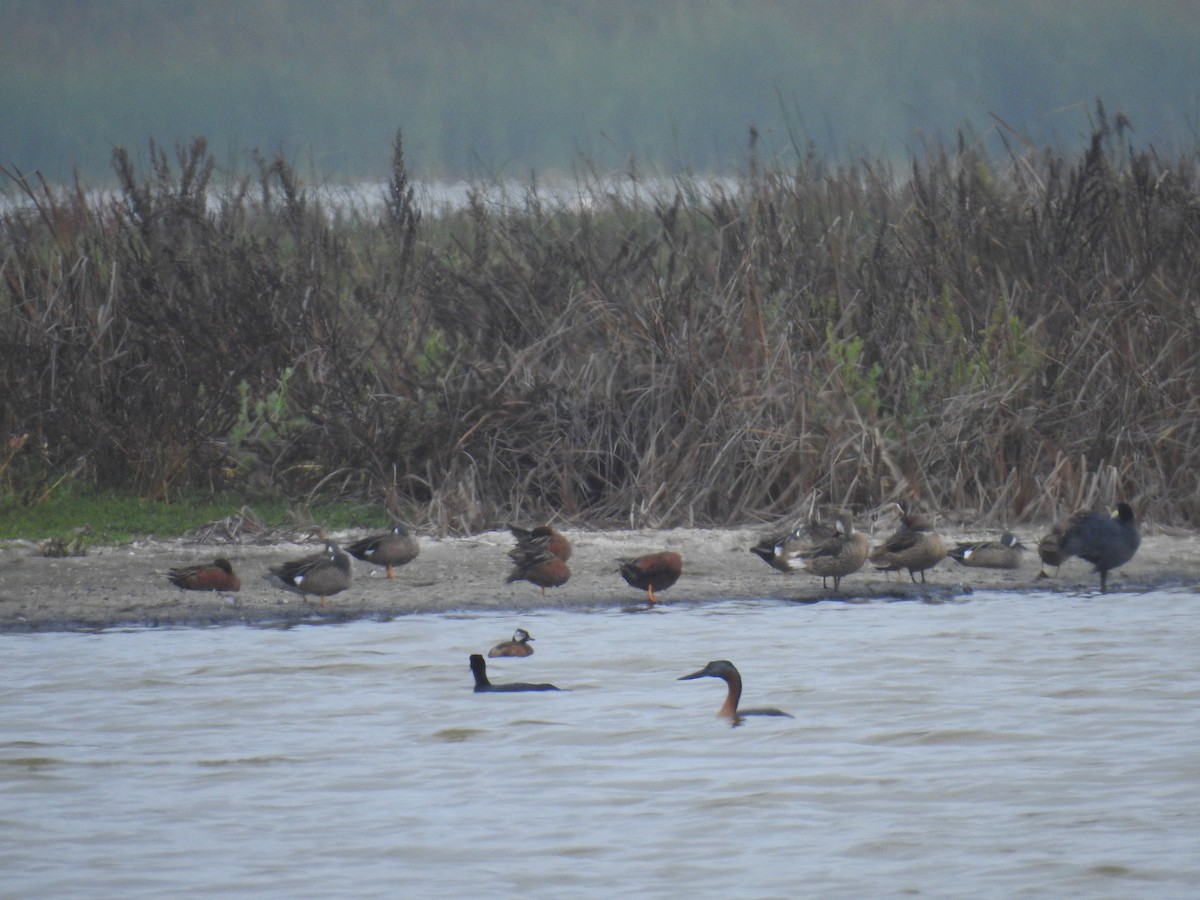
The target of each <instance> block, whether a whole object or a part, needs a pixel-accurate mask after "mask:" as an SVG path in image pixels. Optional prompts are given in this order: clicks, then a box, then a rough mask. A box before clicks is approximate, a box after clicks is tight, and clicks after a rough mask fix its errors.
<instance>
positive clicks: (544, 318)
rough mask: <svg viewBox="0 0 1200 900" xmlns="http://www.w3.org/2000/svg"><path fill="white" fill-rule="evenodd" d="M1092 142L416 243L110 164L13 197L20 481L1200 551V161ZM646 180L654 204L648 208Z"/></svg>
mask: <svg viewBox="0 0 1200 900" xmlns="http://www.w3.org/2000/svg"><path fill="white" fill-rule="evenodd" d="M1129 140H1130V133H1129V131H1128V128H1127V123H1126V122H1125V120H1124V119H1123V117H1118V118H1117V119H1116V121H1115V123H1112V124H1110V122H1109V121H1108V119H1107V118H1106V117H1105V115H1104V111H1103V109H1102V108H1098V111H1097V124H1096V127H1095V133H1094V135H1093V137H1092V141H1091V144H1090V146H1089V147H1088V148H1087V149H1086V150H1085V151H1084V152H1082V153H1081V154H1080V155H1079V157H1078V158H1064V157H1063V156H1061V155H1059V154H1057V153H1055V152H1052V151H1041V152H1035V151H1033V150H1030V149H1024V148H1014V149H1013V150H1012V152H1011V153H1010V154H1009V155H1008V157H1006V158H1004V159H1002V160H995V159H990V158H988V157H987V156H986V155H984V154H983V153H982V152H981V151H979V150H977V149H976V148H975V147H974V146H972V145H971V144H970V143H969V142H968V141H967V140H966V139H964V138H960V140H959V142H958V144H957V146H956V147H954V148H953V149H950V148H933V149H932V150H931V151H929V152H927V153H926V154H924V155H923V156H922V157H921V158H920V159H917V160H914V161H913V163H912V166H911V171H910V172H908V173H905V174H904V175H903V176H902V175H901V174H900V173H897V172H895V171H893V170H892V169H891V168H890V167H888V166H887V165H885V164H883V163H873V162H862V163H860V164H857V165H854V166H850V167H845V168H836V169H834V168H830V167H828V166H827V165H825V164H824V163H823V162H821V161H820V160H818V159H816V158H813V157H809V158H806V159H804V160H803V161H802V162H801V163H800V164H799V165H797V166H796V167H795V168H794V169H790V170H784V169H780V168H769V167H766V166H762V165H761V164H759V162H758V161H757V160H756V159H755V157H754V152H753V145H752V147H751V158H750V166H749V169H748V171H747V172H746V173H745V174H744V175H743V176H742V177H741V178H740V180H739V182H738V184H737V186H736V188H735V189H728V190H724V191H722V190H715V191H710V190H701V189H700V187H699V185H698V184H697V183H696V182H692V181H689V180H687V179H677V180H676V181H675V182H674V184H673V187H672V188H671V189H669V190H664V189H661V188H659V189H655V190H654V191H653V192H652V194H653V196H652V199H650V200H649V201H646V202H643V201H632V200H629V199H627V198H621V197H616V196H613V195H611V194H609V193H608V192H607V189H606V187H605V185H604V183H603V182H602V181H601V180H599V179H597V180H592V179H591V178H590V177H583V178H581V179H580V184H579V190H580V192H581V194H582V197H583V200H584V201H585V202H583V203H580V204H578V205H575V204H571V205H568V204H565V203H563V202H559V201H554V202H548V201H547V200H546V197H545V196H544V193H543V192H539V190H538V189H537V188H532V187H531V188H529V189H527V191H526V192H525V194H524V196H523V197H522V198H521V200H522V202H521V204H520V205H519V208H515V209H514V208H501V207H498V206H497V205H494V204H489V203H488V202H487V201H486V200H485V199H484V197H483V196H482V194H479V195H476V196H475V197H474V198H473V200H472V202H471V203H470V204H469V205H468V207H467V208H466V209H464V210H461V211H450V212H447V213H444V214H441V215H438V216H432V215H427V216H425V217H424V218H423V217H422V215H421V214H420V212H419V211H418V209H417V206H416V204H415V203H414V194H413V188H412V186H411V185H410V183H409V181H408V175H407V173H406V171H405V165H404V159H403V155H402V152H401V145H400V139H399V136H397V139H396V143H395V146H394V148H393V172H392V177H391V184H390V192H389V197H388V202H387V204H386V206H385V208H384V209H383V210H382V211H381V212H371V211H367V210H361V209H355V208H353V207H344V206H337V207H334V206H331V205H329V204H328V203H322V202H319V201H318V200H317V199H315V198H314V197H313V196H312V195H311V193H310V192H309V191H308V190H306V189H305V188H304V187H303V186H302V185H301V184H300V183H299V180H298V179H297V177H296V175H295V173H294V171H293V170H292V168H291V167H290V166H289V165H288V164H287V163H286V162H284V161H283V160H282V159H260V160H259V171H258V172H257V173H256V175H255V176H254V177H245V178H243V179H242V180H241V181H240V182H238V183H237V184H236V185H234V187H233V188H232V189H231V190H229V191H224V192H215V191H213V190H212V189H211V187H210V179H211V176H212V172H213V159H212V157H211V155H209V154H208V152H207V149H206V146H205V144H204V142H203V141H202V140H197V141H196V142H194V143H193V144H192V145H191V146H188V147H180V148H178V150H177V151H176V153H175V157H174V160H172V158H171V155H170V154H168V153H166V152H164V151H162V150H161V149H158V148H152V153H151V156H152V164H151V166H150V171H149V172H148V173H146V174H141V175H139V173H137V172H135V170H134V167H133V165H132V163H131V162H130V158H129V155H128V154H127V153H126V152H125V151H124V150H122V149H118V150H117V151H116V152H115V154H114V164H115V169H116V172H117V174H118V176H119V179H120V185H121V187H120V190H119V191H118V192H117V193H116V194H115V195H110V196H107V197H101V196H100V195H97V194H93V193H90V192H88V191H87V190H86V189H84V188H83V187H82V186H79V185H77V186H76V187H75V188H74V189H73V190H69V191H65V192H62V191H55V190H52V189H51V188H50V187H49V186H47V185H44V184H38V183H35V182H32V181H30V180H28V179H26V178H24V177H23V176H21V175H20V173H11V172H5V173H4V174H5V175H6V176H7V177H8V178H9V179H10V181H12V182H13V183H14V184H16V185H17V186H18V187H19V188H20V191H21V192H23V193H22V194H21V199H22V201H23V202H21V203H10V204H9V205H7V206H6V207H5V208H4V210H3V215H2V217H0V228H2V232H0V246H2V252H3V260H2V269H0V345H2V346H0V391H2V392H3V395H4V397H5V402H4V404H3V406H2V411H0V434H12V435H23V434H25V433H29V434H31V435H33V437H34V440H29V441H28V442H23V444H22V446H21V447H18V448H17V449H16V450H14V452H13V453H12V454H7V455H4V458H3V459H0V474H3V476H4V479H5V488H6V490H8V491H9V492H11V493H12V494H13V495H14V496H17V495H19V496H24V497H25V498H27V499H29V500H36V499H37V498H38V497H39V496H44V495H45V491H46V490H47V485H52V484H53V483H56V480H57V479H60V478H62V476H63V474H64V473H67V472H73V473H76V477H77V478H80V479H84V480H86V481H88V482H90V483H95V484H97V485H103V486H111V487H118V488H124V489H132V490H135V491H137V492H139V493H142V494H144V495H147V496H163V497H166V496H171V495H172V494H174V493H176V492H179V491H181V490H194V489H197V488H200V489H205V490H214V491H217V490H231V491H233V492H241V493H244V494H247V495H252V494H255V493H261V492H263V491H265V490H273V491H283V492H287V493H291V494H300V493H304V494H320V495H322V496H339V495H358V496H378V497H383V496H385V495H386V496H388V497H390V498H392V500H393V502H394V501H395V500H396V499H398V500H399V503H400V505H401V506H402V507H404V508H406V512H407V514H408V515H409V517H410V518H412V519H414V520H416V521H421V522H424V523H426V524H427V525H428V526H430V527H432V528H434V529H435V530H438V531H442V532H445V531H459V530H476V529H480V528H483V527H488V526H493V525H496V524H498V523H502V522H505V521H508V520H509V519H512V518H536V517H538V516H540V515H545V514H547V513H550V512H553V513H555V514H557V515H560V516H563V517H565V518H567V519H571V520H576V521H583V520H588V521H594V522H613V523H616V522H620V523H623V524H626V525H630V526H635V527H636V526H644V525H650V526H659V525H662V526H665V525H675V524H685V525H686V524H701V523H733V522H740V521H747V520H750V519H753V518H758V517H763V518H777V517H790V516H794V515H795V514H796V512H797V511H798V510H800V509H801V508H802V507H803V506H804V505H805V503H804V501H805V499H806V498H807V497H809V496H810V495H811V494H812V492H814V491H819V492H820V493H821V494H822V495H823V496H824V497H825V498H827V499H828V500H829V501H830V502H832V503H834V504H837V505H847V506H852V507H854V506H857V507H860V508H861V507H862V506H864V505H868V504H871V505H873V504H876V503H878V502H880V501H882V500H886V499H889V498H893V497H899V496H915V497H917V498H919V499H920V500H921V502H922V503H924V504H926V505H927V506H929V507H932V508H935V509H939V510H942V511H945V512H947V513H952V514H961V515H963V516H968V517H971V518H973V519H976V520H981V521H993V522H996V523H1006V524H1007V523H1011V522H1020V521H1043V520H1048V519H1052V518H1055V517H1057V516H1058V515H1059V514H1061V513H1063V512H1069V511H1070V510H1072V509H1074V508H1075V507H1077V506H1081V505H1087V504H1090V503H1093V502H1111V501H1113V500H1115V499H1124V500H1128V501H1129V502H1131V503H1132V504H1133V505H1134V507H1135V508H1136V509H1137V510H1138V512H1139V516H1149V517H1152V518H1155V519H1157V520H1158V521H1163V522H1177V523H1188V524H1195V523H1196V522H1197V521H1200V433H1198V431H1200V389H1198V388H1197V384H1198V383H1200V374H1198V372H1197V364H1198V362H1200V196H1198V193H1197V177H1196V168H1195V159H1193V158H1185V159H1179V160H1164V159H1161V158H1159V157H1158V156H1157V155H1156V154H1155V153H1154V151H1153V150H1136V149H1135V148H1133V147H1132V146H1131V145H1130V144H1129V143H1128V142H1129ZM629 177H631V178H636V177H637V176H636V174H631V175H630V176H629Z"/></svg>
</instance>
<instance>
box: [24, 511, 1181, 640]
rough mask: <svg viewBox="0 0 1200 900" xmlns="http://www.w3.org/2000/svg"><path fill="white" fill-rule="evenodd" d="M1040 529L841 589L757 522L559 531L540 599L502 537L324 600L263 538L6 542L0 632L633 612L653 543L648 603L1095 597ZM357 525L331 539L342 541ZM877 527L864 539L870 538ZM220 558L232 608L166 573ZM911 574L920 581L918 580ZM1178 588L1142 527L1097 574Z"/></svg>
mask: <svg viewBox="0 0 1200 900" xmlns="http://www.w3.org/2000/svg"><path fill="white" fill-rule="evenodd" d="M1042 531H1044V529H1041V530H1022V531H1018V536H1019V537H1020V538H1021V539H1022V541H1023V542H1024V543H1025V544H1026V545H1027V546H1029V547H1030V548H1031V549H1030V550H1029V551H1028V552H1027V553H1025V555H1024V560H1025V561H1024V563H1023V565H1022V566H1021V568H1020V569H1017V570H1014V571H1002V570H995V569H973V568H967V567H965V566H961V565H959V564H958V563H956V562H954V561H953V560H950V559H947V560H944V561H943V562H942V563H940V564H939V565H938V566H937V567H936V568H934V569H931V570H930V571H928V572H927V573H926V579H927V582H926V583H925V584H923V585H922V584H919V583H918V584H915V585H914V584H913V583H912V582H911V581H910V580H909V577H908V575H907V573H904V574H903V575H902V576H901V577H897V576H896V575H895V574H891V575H885V574H884V573H881V572H878V571H876V570H875V569H874V568H873V567H871V565H870V564H869V563H868V564H867V566H865V567H864V568H863V569H862V570H861V571H860V572H859V573H857V574H855V575H850V576H847V577H846V578H845V579H844V580H843V581H842V589H841V592H840V593H837V594H835V593H834V592H833V590H832V582H830V589H828V590H823V589H822V587H821V579H820V578H814V577H812V576H809V575H805V574H803V573H792V574H788V575H785V574H783V573H780V572H777V571H775V570H774V569H772V568H770V567H769V566H767V565H766V563H764V562H762V560H760V559H759V558H758V557H756V556H754V555H753V554H751V553H750V552H749V549H750V547H751V545H753V544H754V543H756V542H757V541H758V540H759V539H761V538H762V536H763V535H764V529H761V528H731V529H700V528H697V529H675V530H666V531H655V530H646V531H587V530H570V529H564V533H565V534H567V535H568V537H570V539H571V541H572V542H573V544H574V547H575V551H574V555H573V556H572V557H571V561H570V566H571V571H572V576H571V580H570V581H569V582H568V583H567V584H566V585H565V586H563V587H560V588H552V589H550V590H548V591H547V592H546V593H545V595H543V594H542V592H541V591H540V590H539V589H538V588H536V587H534V586H533V585H531V584H528V583H526V582H517V583H514V584H505V581H504V580H505V578H506V576H507V575H508V573H509V571H510V570H511V566H510V563H509V560H508V558H507V556H506V553H507V551H508V550H509V549H510V548H511V547H512V546H513V539H512V537H511V536H510V535H509V533H508V532H507V531H496V532H489V533H486V534H481V535H477V536H474V537H468V538H447V539H444V540H441V539H432V538H426V537H422V538H421V539H420V543H421V554H420V556H418V557H417V558H416V559H415V560H414V561H413V562H412V563H410V564H409V565H407V566H403V567H401V568H399V569H397V570H396V578H395V579H394V580H392V581H388V580H387V578H385V577H384V571H383V569H381V568H378V567H375V566H371V565H368V564H367V563H362V562H359V561H358V560H352V564H353V573H354V583H353V586H352V587H351V588H350V589H349V590H347V591H344V592H343V593H341V594H338V595H336V596H334V597H332V598H330V600H329V602H328V605H327V606H324V607H322V606H321V605H320V604H319V602H318V601H316V600H315V599H308V600H305V599H302V598H300V597H299V596H297V595H295V594H291V593H288V592H286V591H284V590H281V589H279V588H277V587H274V586H273V585H272V584H271V583H269V582H268V581H267V579H266V577H265V576H266V573H267V570H268V568H269V567H270V566H273V565H276V564H278V563H280V562H283V561H284V560H288V559H293V558H296V557H299V556H304V555H306V554H309V553H313V552H316V551H317V550H319V549H320V545H319V544H316V543H311V544H293V543H288V544H277V545H273V546H250V545H236V544H234V545H219V544H205V545H200V544H187V543H183V542H180V541H171V542H158V541H146V542H138V543H135V544H132V545H127V546H123V547H114V548H99V549H93V550H91V551H90V552H89V554H88V555H87V556H84V557H74V558H67V559H49V558H45V557H42V556H38V555H35V552H36V547H34V546H33V545H30V544H24V543H13V544H9V545H7V546H6V547H5V548H4V549H3V550H2V551H0V631H7V632H14V631H16V632H19V631H48V630H64V629H84V630H88V629H100V628H111V627H126V626H183V625H192V626H205V625H224V624H239V623H246V624H263V625H266V624H288V623H295V622H319V621H346V620H349V619H359V618H378V619H388V618H392V617H394V616H399V615H406V614H410V613H422V612H445V611H449V610H516V611H524V610H532V609H540V608H579V609H585V608H618V609H620V608H638V607H643V608H644V607H645V594H643V593H641V592H639V591H637V590H635V589H633V588H631V587H629V586H628V585H627V584H625V582H624V581H623V580H622V579H621V577H620V576H619V575H618V574H617V571H616V568H617V567H616V562H615V560H616V558H617V557H621V556H636V555H638V554H640V553H645V552H649V551H652V550H675V551H678V552H679V553H681V554H682V555H683V559H684V568H683V576H682V577H681V578H680V579H679V582H678V583H677V584H676V585H675V586H674V587H672V588H671V589H670V590H668V591H664V592H662V593H661V594H659V601H660V603H664V604H687V603H694V602H699V601H720V600H746V599H750V600H753V599H767V600H792V601H797V602H803V603H811V602H816V601H820V600H827V601H830V602H868V601H871V600H902V599H909V600H923V601H931V602H938V601H945V600H952V599H954V598H958V597H963V596H965V595H968V594H970V593H971V592H972V591H980V590H988V589H998V590H1004V591H1031V590H1051V591H1062V592H1096V591H1098V590H1099V578H1098V576H1096V575H1095V574H1094V573H1093V571H1092V567H1091V566H1090V565H1089V564H1087V563H1085V562H1083V561H1082V560H1078V559H1073V560H1069V561H1068V562H1067V564H1066V565H1064V566H1063V567H1062V570H1061V571H1060V572H1059V573H1058V575H1057V576H1056V577H1053V578H1050V579H1048V580H1045V579H1042V580H1039V579H1037V578H1036V576H1037V574H1038V571H1039V568H1040V565H1039V562H1038V558H1037V551H1036V549H1035V548H1036V543H1037V538H1038V536H1039V534H1041V533H1042ZM363 533H364V532H354V533H352V534H345V535H333V537H334V538H335V539H338V540H343V541H349V540H351V539H353V538H355V537H359V536H361V535H362V534H363ZM943 535H944V536H945V537H946V540H947V543H948V544H950V545H951V546H953V543H954V541H955V540H966V539H972V540H975V539H985V538H987V539H995V537H996V536H997V535H996V534H995V533H994V532H979V531H972V532H970V533H964V532H950V531H947V532H943ZM882 537H883V535H876V536H875V538H874V540H873V544H874V543H878V541H879V540H881V539H882ZM214 556H226V557H228V558H229V559H231V560H232V562H233V565H234V568H235V570H236V571H237V572H238V574H239V576H240V577H241V580H242V589H241V591H239V592H238V593H237V594H236V595H231V596H236V601H235V602H231V601H230V600H229V599H227V598H226V597H223V596H222V595H220V594H214V593H208V592H200V591H183V590H179V589H178V588H175V587H174V586H172V585H171V584H170V583H169V582H168V581H167V579H166V577H165V573H166V571H167V569H169V568H171V567H173V566H184V565H191V564H194V563H198V562H207V561H210V560H211V559H212V558H213V557H214ZM919 578H920V576H918V580H919ZM1177 587H1182V588H1186V589H1189V590H1191V591H1197V592H1200V536H1197V535H1196V534H1194V533H1190V532H1186V533H1172V534H1164V533H1161V532H1159V531H1158V530H1156V529H1153V528H1149V529H1144V533H1143V538H1142V545H1141V548H1140V549H1139V550H1138V553H1137V555H1136V556H1134V558H1133V559H1132V560H1131V561H1130V562H1129V563H1128V564H1127V565H1125V566H1124V567H1123V568H1121V569H1119V570H1117V571H1116V572H1114V573H1112V574H1111V575H1110V576H1109V590H1110V591H1145V590H1151V589H1159V588H1177Z"/></svg>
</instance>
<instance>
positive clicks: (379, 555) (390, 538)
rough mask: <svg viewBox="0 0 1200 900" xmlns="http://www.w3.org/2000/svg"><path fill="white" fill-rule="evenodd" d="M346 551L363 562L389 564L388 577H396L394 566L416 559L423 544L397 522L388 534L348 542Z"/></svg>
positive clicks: (379, 564) (378, 564)
mask: <svg viewBox="0 0 1200 900" xmlns="http://www.w3.org/2000/svg"><path fill="white" fill-rule="evenodd" d="M346 552H347V553H349V554H350V555H351V556H353V557H355V558H356V559H361V560H362V561H363V562H369V563H374V564H375V565H377V566H387V577H388V578H394V577H395V573H394V568H395V567H396V566H404V565H407V564H408V563H410V562H412V561H413V560H414V559H416V558H417V555H418V554H419V553H420V552H421V546H420V544H418V543H417V539H416V538H414V537H413V536H412V535H411V534H409V532H408V529H407V528H405V527H404V526H403V525H401V524H400V523H399V522H397V523H396V524H395V525H394V526H393V527H392V530H391V531H389V532H388V533H387V534H376V535H373V536H371V537H367V538H363V539H362V540H358V541H355V542H354V543H352V544H347V545H346Z"/></svg>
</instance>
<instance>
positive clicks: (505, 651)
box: [488, 628, 533, 659]
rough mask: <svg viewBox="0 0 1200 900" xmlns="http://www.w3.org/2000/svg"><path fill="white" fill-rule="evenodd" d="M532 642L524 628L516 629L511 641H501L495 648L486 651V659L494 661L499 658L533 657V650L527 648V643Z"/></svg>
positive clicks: (530, 636)
mask: <svg viewBox="0 0 1200 900" xmlns="http://www.w3.org/2000/svg"><path fill="white" fill-rule="evenodd" d="M532 640H533V636H532V635H531V634H530V633H529V632H528V631H526V630H525V629H524V628H518V629H517V630H516V631H514V632H513V636H512V640H511V641H501V642H500V643H499V644H497V645H496V646H495V647H493V648H492V649H491V650H489V651H488V658H489V659H495V658H497V657H500V656H533V648H532V647H530V646H529V642H530V641H532Z"/></svg>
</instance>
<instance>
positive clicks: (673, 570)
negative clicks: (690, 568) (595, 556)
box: [617, 550, 683, 606]
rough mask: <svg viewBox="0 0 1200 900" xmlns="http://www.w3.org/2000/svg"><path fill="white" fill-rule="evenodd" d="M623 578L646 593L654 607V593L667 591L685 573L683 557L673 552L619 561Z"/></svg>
mask: <svg viewBox="0 0 1200 900" xmlns="http://www.w3.org/2000/svg"><path fill="white" fill-rule="evenodd" d="M617 564H618V565H619V566H620V569H619V570H618V571H619V572H620V573H621V577H622V578H624V579H625V581H626V582H628V583H629V585H630V586H631V587H635V588H637V589H638V590H642V591H645V592H646V596H647V598H648V599H649V600H650V605H651V606H653V605H654V591H655V590H660V591H665V590H666V589H667V588H669V587H670V586H671V585H673V584H674V583H675V582H676V581H678V580H679V575H680V573H681V572H683V557H682V556H680V555H679V554H678V553H676V552H675V551H673V550H662V551H660V552H658V553H647V554H646V555H645V556H638V557H634V558H633V559H618V560H617Z"/></svg>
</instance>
